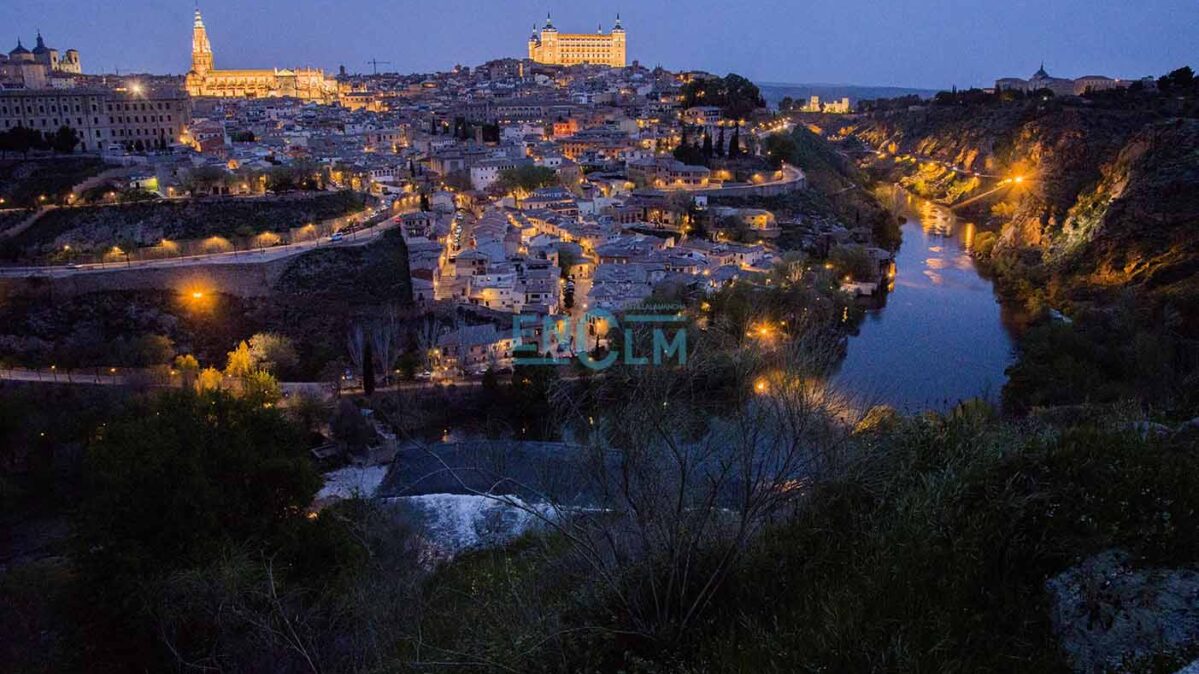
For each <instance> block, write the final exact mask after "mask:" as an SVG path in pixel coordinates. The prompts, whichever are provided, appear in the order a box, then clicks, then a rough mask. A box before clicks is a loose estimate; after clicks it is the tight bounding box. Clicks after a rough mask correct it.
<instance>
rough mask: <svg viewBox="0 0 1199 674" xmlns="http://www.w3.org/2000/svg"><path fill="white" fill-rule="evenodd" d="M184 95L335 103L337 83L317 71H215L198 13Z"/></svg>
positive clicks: (206, 31) (201, 20)
mask: <svg viewBox="0 0 1199 674" xmlns="http://www.w3.org/2000/svg"><path fill="white" fill-rule="evenodd" d="M186 89H187V93H188V94H190V95H192V96H196V97H204V96H209V97H214V98H269V97H288V98H298V99H301V100H305V101H316V102H319V103H332V102H334V101H335V100H337V80H336V79H335V78H332V77H326V76H325V71H323V70H320V69H318V68H296V69H287V68H283V69H280V68H271V69H263V70H216V69H215V67H214V65H213V58H212V45H211V44H210V43H209V41H208V30H207V29H206V28H205V27H204V19H203V18H202V17H201V16H200V10H199V9H196V15H195V21H194V23H193V26H192V68H191V71H190V72H188V73H187V83H186Z"/></svg>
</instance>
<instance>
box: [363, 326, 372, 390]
mask: <svg viewBox="0 0 1199 674" xmlns="http://www.w3.org/2000/svg"><path fill="white" fill-rule="evenodd" d="M373 341H374V340H371V339H367V340H366V342H365V344H364V345H363V347H362V392H363V393H365V394H366V395H367V396H371V395H374V394H375V353H374V351H375V349H374V347H373V346H372V342H373Z"/></svg>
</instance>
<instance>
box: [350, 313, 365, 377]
mask: <svg viewBox="0 0 1199 674" xmlns="http://www.w3.org/2000/svg"><path fill="white" fill-rule="evenodd" d="M346 352H347V353H348V354H349V356H350V362H351V363H353V364H354V371H355V372H358V373H360V374H361V372H362V368H363V365H364V363H363V361H362V358H363V354H364V353H365V352H366V331H365V330H364V329H363V328H362V324H361V323H355V324H353V325H352V326H350V333H349V335H348V336H347V337H346Z"/></svg>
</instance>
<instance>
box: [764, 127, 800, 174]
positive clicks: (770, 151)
mask: <svg viewBox="0 0 1199 674" xmlns="http://www.w3.org/2000/svg"><path fill="white" fill-rule="evenodd" d="M765 149H766V160H767V161H769V162H770V165H771V166H773V167H774V168H779V167H780V166H782V165H783V162H787V161H790V162H794V161H795V156H796V153H798V152H799V146H798V145H796V143H795V139H794V138H792V137H791V135H790V134H785V133H773V134H771V135H770V136H768V137H767V138H766V148H765Z"/></svg>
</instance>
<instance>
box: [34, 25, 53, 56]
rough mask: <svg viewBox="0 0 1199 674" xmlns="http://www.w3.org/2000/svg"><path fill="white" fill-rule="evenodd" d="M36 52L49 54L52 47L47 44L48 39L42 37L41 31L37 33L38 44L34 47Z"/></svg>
mask: <svg viewBox="0 0 1199 674" xmlns="http://www.w3.org/2000/svg"><path fill="white" fill-rule="evenodd" d="M33 53H34V54H49V53H50V48H49V47H47V46H46V41H45V40H43V39H42V33H41V31H38V34H37V46H36V47H34V48H33Z"/></svg>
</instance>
